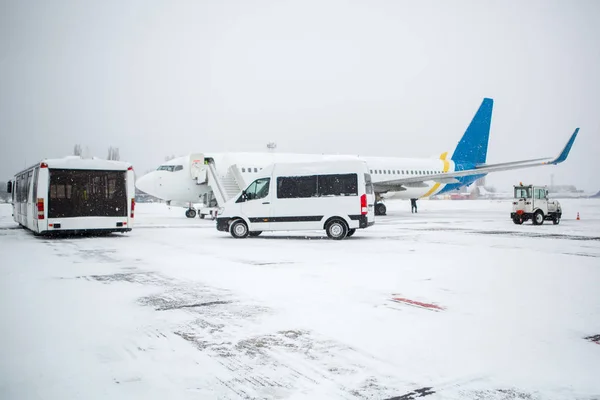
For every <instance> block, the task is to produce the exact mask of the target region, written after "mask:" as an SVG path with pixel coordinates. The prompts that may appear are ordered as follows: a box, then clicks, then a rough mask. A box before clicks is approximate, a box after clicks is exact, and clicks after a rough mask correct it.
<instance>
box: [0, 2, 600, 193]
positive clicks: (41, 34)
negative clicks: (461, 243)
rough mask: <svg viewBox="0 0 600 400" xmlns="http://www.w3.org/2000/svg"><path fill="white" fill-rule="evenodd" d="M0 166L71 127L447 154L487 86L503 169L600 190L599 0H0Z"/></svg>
mask: <svg viewBox="0 0 600 400" xmlns="http://www.w3.org/2000/svg"><path fill="white" fill-rule="evenodd" d="M0 4H1V9H0V135H1V142H0V180H7V179H9V178H10V177H11V176H12V174H14V173H15V172H16V171H17V170H19V169H21V168H22V167H25V166H26V165H28V164H32V163H34V162H36V161H38V160H40V159H42V158H47V157H48V158H50V157H62V156H65V155H68V154H70V153H71V152H72V150H73V146H74V145H75V144H76V143H79V144H81V145H82V146H84V147H85V146H87V147H89V149H90V151H91V152H92V153H93V154H94V155H97V156H100V157H106V155H107V152H108V147H109V146H111V145H112V146H116V147H119V149H120V155H121V159H125V160H127V161H130V162H132V163H133V164H134V167H135V169H136V171H137V172H138V174H139V173H143V172H145V171H147V170H149V169H153V168H155V167H156V166H157V165H158V164H159V163H160V162H161V161H163V160H164V157H165V156H167V155H170V154H174V155H183V154H187V153H190V152H210V151H212V152H221V151H263V150H266V144H267V142H269V141H275V142H277V145H278V149H277V150H278V151H281V152H310V153H341V154H346V153H348V154H361V155H371V156H378V155H381V156H399V157H402V156H406V157H437V156H439V154H440V153H442V152H444V151H450V152H452V151H453V150H454V147H455V145H456V143H457V142H458V140H459V139H460V137H461V136H462V134H463V132H464V130H465V129H466V127H467V125H468V123H469V121H470V120H471V118H472V117H473V115H474V113H475V111H476V110H477V108H478V107H479V105H480V103H481V101H482V99H483V98H484V97H492V98H493V99H494V100H495V107H494V116H493V118H492V130H491V136H490V147H489V150H488V162H500V161H510V160H518V159H522V158H533V157H539V156H542V157H543V156H553V155H555V154H557V153H558V152H559V151H560V149H561V148H562V147H563V146H564V144H565V142H566V141H567V140H568V137H569V135H570V134H571V133H572V132H573V130H574V129H575V128H576V127H578V126H579V127H581V131H580V134H579V137H578V139H577V141H576V142H575V145H574V147H573V150H572V152H571V155H570V157H569V159H568V160H567V161H566V162H565V163H564V164H562V165H560V166H557V167H542V168H536V169H531V170H524V171H518V172H499V173H494V174H491V175H490V176H489V177H488V182H489V183H492V184H494V185H496V186H497V187H498V189H501V190H503V189H507V190H508V189H510V188H509V186H510V185H512V184H514V183H517V182H518V181H524V182H531V183H535V184H549V183H550V175H551V174H554V178H555V182H556V183H572V184H575V185H577V187H578V188H580V189H584V190H586V191H590V192H591V191H594V192H595V191H597V190H600V178H599V177H598V166H597V160H598V158H599V156H600V1H594V0H588V1H584V0H581V1H573V0H564V1H552V0H539V1H527V2H523V1H506V0H504V1H478V0H471V1H457V0H453V1H445V0H439V1H424V0H419V1H398V0H368V1H367V0H362V1H359V0H345V1H343V0H318V1H315V0H297V1H283V0H277V1H275V0H273V1H247V0H243V1H242V0H239V1H221V0H219V1H200V0H198V1H176V0H169V1H164V0H162V1H154V0H139V1H124V0H118V1H117V0H108V1H107V0H101V1H63V0H60V1H58V0H57V1H50V0H40V1H27V0H19V1H11V0H0Z"/></svg>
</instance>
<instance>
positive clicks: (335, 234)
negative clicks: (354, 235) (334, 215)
mask: <svg viewBox="0 0 600 400" xmlns="http://www.w3.org/2000/svg"><path fill="white" fill-rule="evenodd" d="M325 232H327V236H329V238H330V239H334V240H342V239H343V238H345V237H346V236H347V235H348V226H346V223H345V222H344V221H341V220H339V219H334V220H332V221H331V222H329V223H328V224H327V227H325Z"/></svg>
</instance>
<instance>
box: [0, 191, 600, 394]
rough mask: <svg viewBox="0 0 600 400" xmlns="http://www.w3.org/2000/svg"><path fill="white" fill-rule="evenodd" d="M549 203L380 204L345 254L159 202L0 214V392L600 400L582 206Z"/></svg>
mask: <svg viewBox="0 0 600 400" xmlns="http://www.w3.org/2000/svg"><path fill="white" fill-rule="evenodd" d="M561 203H562V204H563V210H564V212H565V215H564V218H563V220H562V222H561V224H560V225H556V226H555V225H552V224H551V223H548V222H546V223H545V224H544V225H542V226H532V225H531V223H530V222H529V223H526V224H524V225H522V226H516V225H514V224H513V223H512V221H511V220H510V218H509V212H510V207H511V205H510V201H421V202H419V213H418V214H414V215H413V214H411V213H410V204H409V203H408V202H403V201H389V202H388V203H387V205H388V210H389V212H388V214H389V215H388V216H386V217H378V218H377V220H376V221H377V222H376V225H375V226H373V227H371V228H369V229H367V230H364V231H358V232H357V233H356V235H355V236H354V237H352V238H349V239H347V240H344V241H331V240H327V239H325V238H324V233H322V232H314V233H313V232H309V233H308V234H305V233H301V234H300V233H294V234H287V233H277V234H275V233H272V234H268V233H267V234H263V236H261V237H258V238H248V239H246V240H235V239H233V238H231V237H230V236H229V235H228V234H225V233H222V232H218V231H217V230H216V229H215V224H214V222H213V221H208V220H200V219H194V220H189V219H186V218H185V217H184V216H183V210H182V209H180V208H177V209H175V208H174V209H171V210H169V209H167V207H166V206H164V205H161V204H139V205H138V207H137V210H136V211H137V215H136V217H137V220H136V224H135V227H134V230H133V231H132V232H131V233H128V234H125V235H119V234H116V235H113V236H110V237H100V238H66V239H65V238H63V239H56V238H41V237H34V236H33V235H32V234H31V233H29V232H27V231H25V230H23V229H20V228H17V227H16V226H15V224H14V223H13V222H12V217H11V208H10V206H8V205H0V257H1V258H0V318H1V319H0V321H1V329H0V398H1V399H61V400H62V399H86V400H87V399H213V398H214V399H217V398H218V399H246V398H251V399H254V398H260V399H284V398H285V399H288V398H289V399H363V398H369V399H391V398H395V399H402V400H407V399H408V400H410V399H418V398H422V397H424V398H426V399H431V400H433V399H593V398H596V399H597V398H600V345H598V344H597V343H594V342H593V341H592V340H586V339H585V338H586V337H590V336H594V335H599V334H600V200H561ZM577 212H579V213H580V216H581V220H579V221H577V220H576V219H575V217H576V215H577ZM393 298H403V299H408V300H407V301H408V302H405V303H402V302H395V301H392V299H393ZM411 302H412V303H411ZM415 302H420V303H423V304H424V306H422V307H419V306H416V305H415ZM427 304H431V306H429V307H428V306H427ZM435 307H438V308H435Z"/></svg>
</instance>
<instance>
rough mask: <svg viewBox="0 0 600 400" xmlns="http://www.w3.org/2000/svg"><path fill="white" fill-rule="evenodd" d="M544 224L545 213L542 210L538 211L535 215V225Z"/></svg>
mask: <svg viewBox="0 0 600 400" xmlns="http://www.w3.org/2000/svg"><path fill="white" fill-rule="evenodd" d="M543 223H544V213H543V212H541V211H540V210H537V211H536V212H535V214H533V224H534V225H542V224H543Z"/></svg>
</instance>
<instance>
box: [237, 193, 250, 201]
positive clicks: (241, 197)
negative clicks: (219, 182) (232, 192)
mask: <svg viewBox="0 0 600 400" xmlns="http://www.w3.org/2000/svg"><path fill="white" fill-rule="evenodd" d="M247 197H248V195H247V194H246V191H245V190H242V194H241V195H240V197H239V198H238V199H237V201H236V203H243V202H245V201H246V199H247Z"/></svg>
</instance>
